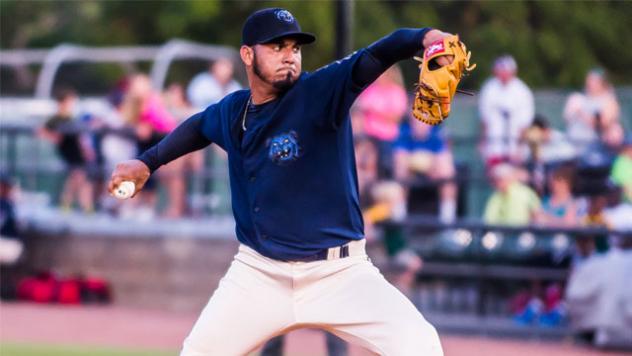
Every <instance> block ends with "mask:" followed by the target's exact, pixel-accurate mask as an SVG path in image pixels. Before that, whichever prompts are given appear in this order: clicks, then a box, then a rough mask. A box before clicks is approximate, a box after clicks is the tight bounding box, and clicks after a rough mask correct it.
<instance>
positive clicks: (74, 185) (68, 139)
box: [38, 89, 94, 212]
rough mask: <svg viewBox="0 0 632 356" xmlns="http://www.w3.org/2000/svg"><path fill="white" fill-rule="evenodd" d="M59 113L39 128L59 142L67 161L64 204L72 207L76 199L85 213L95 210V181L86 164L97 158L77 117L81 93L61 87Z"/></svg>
mask: <svg viewBox="0 0 632 356" xmlns="http://www.w3.org/2000/svg"><path fill="white" fill-rule="evenodd" d="M55 100H56V101H57V112H56V114H55V115H54V116H53V117H51V118H50V119H48V121H46V123H45V124H44V126H43V127H42V128H40V129H39V131H38V133H39V135H40V136H41V137H42V138H44V139H45V140H48V141H50V142H52V143H53V144H55V146H56V147H57V153H58V154H59V155H60V156H61V158H62V160H63V161H64V163H65V164H66V169H67V173H68V176H67V178H66V181H65V183H64V188H63V191H62V194H61V199H60V200H61V206H62V208H63V209H64V210H70V209H71V208H72V207H73V204H74V202H75V200H77V201H78V202H79V205H80V206H81V208H82V209H83V211H84V212H92V211H94V197H93V188H92V183H91V182H90V180H89V179H88V175H87V172H86V166H87V164H88V162H89V161H90V160H92V159H94V151H92V149H91V148H92V147H91V143H90V142H89V141H88V140H87V139H86V138H85V137H82V132H81V130H82V126H81V125H80V123H79V122H78V121H77V120H75V118H74V112H75V111H74V110H75V105H76V103H77V94H76V93H75V92H74V91H73V90H71V89H61V90H59V91H57V93H56V94H55Z"/></svg>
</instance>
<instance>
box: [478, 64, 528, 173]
mask: <svg viewBox="0 0 632 356" xmlns="http://www.w3.org/2000/svg"><path fill="white" fill-rule="evenodd" d="M517 71H518V66H517V64H516V61H515V60H514V59H513V57H511V56H509V55H504V56H502V57H499V58H497V59H496V60H495V61H494V66H493V72H494V77H492V78H490V79H488V80H487V81H486V82H485V84H483V88H482V89H481V94H480V100H479V114H480V117H481V122H482V137H483V147H482V149H483V157H484V158H485V162H486V165H487V167H488V168H491V167H492V166H494V165H495V164H497V163H500V162H511V163H514V164H515V163H521V162H520V155H519V147H518V140H519V138H520V137H521V135H522V132H523V130H525V129H526V128H527V127H529V125H530V124H531V122H532V121H533V115H534V103H533V94H532V93H531V90H530V89H529V87H527V85H526V84H525V83H524V82H523V81H522V80H520V79H519V78H518V77H517V76H516V74H517Z"/></svg>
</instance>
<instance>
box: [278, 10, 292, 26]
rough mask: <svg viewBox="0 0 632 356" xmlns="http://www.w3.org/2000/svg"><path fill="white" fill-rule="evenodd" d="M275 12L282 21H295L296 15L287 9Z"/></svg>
mask: <svg viewBox="0 0 632 356" xmlns="http://www.w3.org/2000/svg"><path fill="white" fill-rule="evenodd" d="M275 14H276V17H277V19H279V20H281V21H285V22H287V23H292V22H294V16H292V14H290V12H289V11H287V10H279V11H277V12H276V13H275Z"/></svg>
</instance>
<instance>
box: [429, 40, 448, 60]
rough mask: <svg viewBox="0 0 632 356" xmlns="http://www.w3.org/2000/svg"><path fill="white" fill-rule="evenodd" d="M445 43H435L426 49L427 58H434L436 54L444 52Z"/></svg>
mask: <svg viewBox="0 0 632 356" xmlns="http://www.w3.org/2000/svg"><path fill="white" fill-rule="evenodd" d="M444 51H445V48H444V47H443V42H435V43H433V44H431V45H430V46H428V48H427V49H426V58H430V57H432V56H434V55H435V54H436V53H439V52H444Z"/></svg>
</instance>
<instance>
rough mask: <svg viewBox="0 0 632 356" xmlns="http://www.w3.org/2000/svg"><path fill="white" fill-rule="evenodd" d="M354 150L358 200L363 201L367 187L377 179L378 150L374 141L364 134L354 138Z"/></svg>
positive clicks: (367, 192)
mask: <svg viewBox="0 0 632 356" xmlns="http://www.w3.org/2000/svg"><path fill="white" fill-rule="evenodd" d="M354 150H355V156H356V170H357V172H358V190H359V192H360V201H361V202H364V201H365V199H366V197H367V196H368V194H369V188H370V187H371V186H372V185H373V184H374V183H375V182H377V180H378V167H377V166H378V152H377V147H376V145H375V143H374V142H373V141H372V140H371V139H369V138H368V137H366V136H359V137H356V138H355V139H354Z"/></svg>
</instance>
